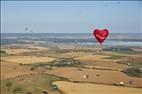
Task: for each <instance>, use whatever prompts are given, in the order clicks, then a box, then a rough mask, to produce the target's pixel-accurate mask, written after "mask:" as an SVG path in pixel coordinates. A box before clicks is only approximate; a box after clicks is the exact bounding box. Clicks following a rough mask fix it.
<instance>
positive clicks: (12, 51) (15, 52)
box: [6, 49, 36, 54]
mask: <svg viewBox="0 0 142 94" xmlns="http://www.w3.org/2000/svg"><path fill="white" fill-rule="evenodd" d="M30 51H36V50H29V49H6V53H7V54H19V53H23V52H30Z"/></svg>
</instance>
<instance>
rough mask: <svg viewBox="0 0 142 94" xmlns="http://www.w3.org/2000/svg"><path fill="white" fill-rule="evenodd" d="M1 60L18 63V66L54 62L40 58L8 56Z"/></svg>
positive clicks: (49, 58)
mask: <svg viewBox="0 0 142 94" xmlns="http://www.w3.org/2000/svg"><path fill="white" fill-rule="evenodd" d="M2 60H5V61H10V62H15V63H20V64H32V63H39V62H40V63H43V62H50V61H54V60H55V58H51V57H41V56H9V57H3V58H2Z"/></svg>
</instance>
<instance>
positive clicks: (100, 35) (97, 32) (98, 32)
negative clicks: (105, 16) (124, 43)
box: [93, 29, 109, 44]
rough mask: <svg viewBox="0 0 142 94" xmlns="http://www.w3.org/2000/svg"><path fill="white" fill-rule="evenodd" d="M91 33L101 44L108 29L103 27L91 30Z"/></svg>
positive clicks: (107, 33)
mask: <svg viewBox="0 0 142 94" xmlns="http://www.w3.org/2000/svg"><path fill="white" fill-rule="evenodd" d="M93 34H94V36H95V38H96V39H97V41H98V42H99V43H100V44H102V43H103V42H104V40H105V39H106V38H107V36H108V35H109V31H108V30H107V29H103V30H99V29H95V30H94V31H93Z"/></svg>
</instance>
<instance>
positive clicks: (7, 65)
mask: <svg viewBox="0 0 142 94" xmlns="http://www.w3.org/2000/svg"><path fill="white" fill-rule="evenodd" d="M0 69H1V79H7V78H13V77H16V76H19V75H25V74H31V73H35V72H34V71H31V70H30V67H27V66H20V65H19V64H17V63H12V62H6V61H1V68H0Z"/></svg>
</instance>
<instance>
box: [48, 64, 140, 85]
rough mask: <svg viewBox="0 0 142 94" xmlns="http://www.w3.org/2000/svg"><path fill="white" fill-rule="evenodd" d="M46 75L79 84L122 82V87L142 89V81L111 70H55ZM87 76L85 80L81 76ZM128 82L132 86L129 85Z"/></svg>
mask: <svg viewBox="0 0 142 94" xmlns="http://www.w3.org/2000/svg"><path fill="white" fill-rule="evenodd" d="M46 73H48V74H53V75H57V76H61V77H64V78H68V79H69V80H70V81H81V82H94V83H100V84H117V85H119V84H120V82H124V86H129V87H142V79H141V78H136V77H130V76H127V75H126V74H124V73H122V72H120V71H111V70H98V69H82V70H79V69H77V68H63V67H62V68H56V69H54V70H50V71H49V70H48V71H46ZM84 75H88V78H87V79H85V78H84V77H83V76H84ZM129 81H131V82H132V84H129Z"/></svg>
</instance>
